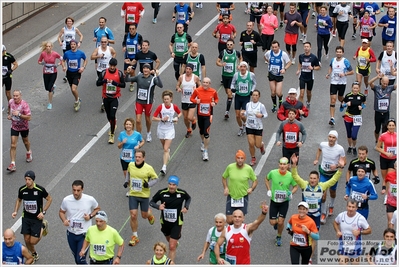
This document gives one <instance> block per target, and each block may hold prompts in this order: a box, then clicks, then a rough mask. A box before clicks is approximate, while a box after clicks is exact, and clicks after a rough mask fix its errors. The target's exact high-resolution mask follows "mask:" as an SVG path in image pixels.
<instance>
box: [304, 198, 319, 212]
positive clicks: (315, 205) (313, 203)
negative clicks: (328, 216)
mask: <svg viewBox="0 0 399 267" xmlns="http://www.w3.org/2000/svg"><path fill="white" fill-rule="evenodd" d="M306 203H308V205H309V212H316V211H318V210H319V202H318V201H317V199H307V200H306Z"/></svg>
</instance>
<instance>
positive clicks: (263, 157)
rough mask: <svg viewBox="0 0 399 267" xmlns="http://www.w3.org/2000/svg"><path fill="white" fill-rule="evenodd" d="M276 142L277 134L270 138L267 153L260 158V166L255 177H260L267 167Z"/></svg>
mask: <svg viewBox="0 0 399 267" xmlns="http://www.w3.org/2000/svg"><path fill="white" fill-rule="evenodd" d="M275 140H276V133H274V134H273V135H272V137H271V138H270V140H269V143H267V147H266V148H265V149H266V153H265V154H264V155H263V156H262V157H261V158H260V160H259V163H258V165H257V166H256V168H255V175H256V176H258V175H259V174H260V172H261V171H262V169H263V166H264V165H265V163H266V160H267V158H268V157H269V155H270V152H271V151H272V149H273V146H274V141H275Z"/></svg>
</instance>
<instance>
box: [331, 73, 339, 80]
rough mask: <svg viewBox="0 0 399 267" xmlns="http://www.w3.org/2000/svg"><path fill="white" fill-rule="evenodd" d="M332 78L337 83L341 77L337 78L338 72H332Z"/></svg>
mask: <svg viewBox="0 0 399 267" xmlns="http://www.w3.org/2000/svg"><path fill="white" fill-rule="evenodd" d="M332 78H333V79H334V80H336V81H338V80H339V79H340V78H341V77H340V76H339V72H333V73H332Z"/></svg>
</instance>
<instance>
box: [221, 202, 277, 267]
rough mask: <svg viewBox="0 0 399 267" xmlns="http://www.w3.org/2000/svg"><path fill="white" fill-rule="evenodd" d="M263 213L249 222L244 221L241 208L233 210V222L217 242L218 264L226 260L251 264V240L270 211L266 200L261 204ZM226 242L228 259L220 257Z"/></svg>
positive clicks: (232, 262) (233, 262)
mask: <svg viewBox="0 0 399 267" xmlns="http://www.w3.org/2000/svg"><path fill="white" fill-rule="evenodd" d="M261 209H262V213H261V214H260V215H259V216H258V218H257V219H256V220H255V221H254V222H252V223H249V224H245V223H244V219H245V216H244V213H243V212H242V211H241V210H235V211H234V212H233V218H234V219H233V224H232V225H229V226H227V228H225V229H224V230H223V231H222V233H221V234H220V237H219V238H218V241H217V243H216V244H215V249H214V252H215V255H216V259H217V262H218V264H225V261H227V262H228V263H230V264H232V265H236V264H251V255H250V250H251V240H252V234H253V232H254V231H255V230H256V229H258V227H259V225H260V224H261V223H262V222H263V221H264V220H265V218H266V214H267V212H268V211H269V206H268V205H266V203H265V202H263V203H262V205H261ZM224 242H226V255H225V256H226V259H225V260H224V259H222V258H221V257H220V246H222V245H223V243H224Z"/></svg>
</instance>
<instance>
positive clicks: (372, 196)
mask: <svg viewBox="0 0 399 267" xmlns="http://www.w3.org/2000/svg"><path fill="white" fill-rule="evenodd" d="M366 178H367V177H366ZM369 182H370V186H369V193H370V194H369V200H376V199H378V194H377V192H376V191H375V187H374V184H373V183H372V182H371V181H370V180H369Z"/></svg>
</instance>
